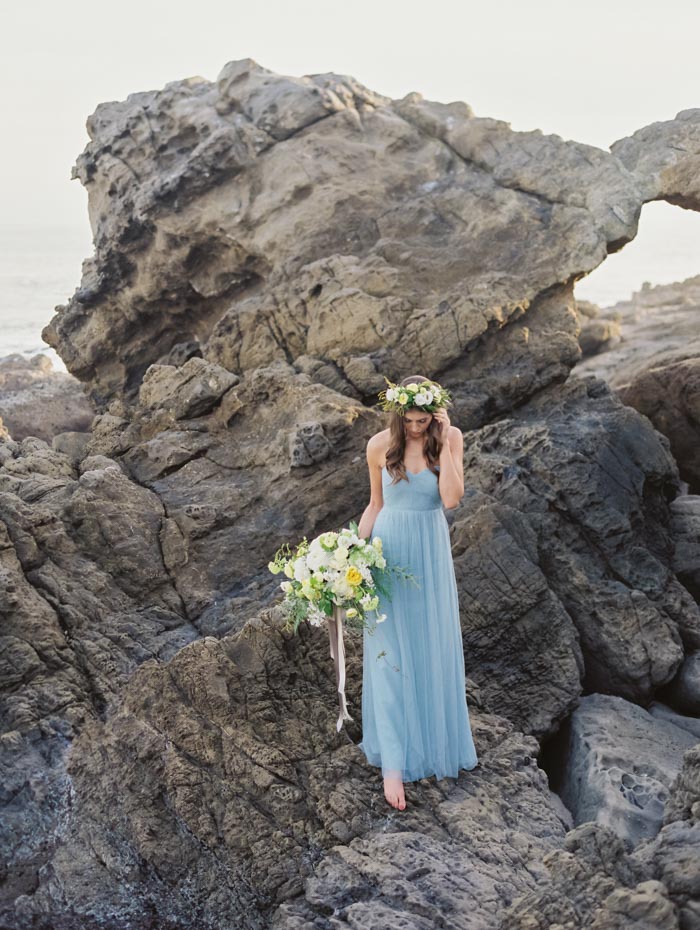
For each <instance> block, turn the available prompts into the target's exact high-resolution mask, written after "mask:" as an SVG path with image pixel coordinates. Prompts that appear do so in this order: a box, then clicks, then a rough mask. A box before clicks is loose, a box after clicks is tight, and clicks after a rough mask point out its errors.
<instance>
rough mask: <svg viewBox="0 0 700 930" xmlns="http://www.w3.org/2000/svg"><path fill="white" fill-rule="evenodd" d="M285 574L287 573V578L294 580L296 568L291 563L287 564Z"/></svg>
mask: <svg viewBox="0 0 700 930" xmlns="http://www.w3.org/2000/svg"><path fill="white" fill-rule="evenodd" d="M284 573H285V575H286V576H287V578H293V577H294V566H293V565H292V563H291V562H285V565H284Z"/></svg>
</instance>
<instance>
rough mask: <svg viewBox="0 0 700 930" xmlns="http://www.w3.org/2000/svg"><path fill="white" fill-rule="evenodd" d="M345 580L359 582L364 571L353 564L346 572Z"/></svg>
mask: <svg viewBox="0 0 700 930" xmlns="http://www.w3.org/2000/svg"><path fill="white" fill-rule="evenodd" d="M345 580H346V581H347V582H349V583H350V584H359V583H360V582H361V581H362V572H361V571H360V569H359V568H355V566H354V565H351V566H350V568H349V569H348V570H347V571H346V572H345Z"/></svg>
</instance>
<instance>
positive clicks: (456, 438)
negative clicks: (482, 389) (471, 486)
mask: <svg viewBox="0 0 700 930" xmlns="http://www.w3.org/2000/svg"><path fill="white" fill-rule="evenodd" d="M439 488H440V497H442V502H443V504H444V505H445V507H446V508H447V509H448V510H449V509H451V508H452V507H456V506H457V505H458V504H459V502H460V501H461V500H462V498H463V497H464V436H462V431H461V430H460V429H459V428H458V427H457V426H450V428H449V431H448V433H447V440H446V441H445V442H443V444H442V449H441V451H440V481H439Z"/></svg>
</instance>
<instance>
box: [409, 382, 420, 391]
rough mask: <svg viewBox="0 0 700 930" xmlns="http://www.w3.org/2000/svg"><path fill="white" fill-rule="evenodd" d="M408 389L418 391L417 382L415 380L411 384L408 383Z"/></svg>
mask: <svg viewBox="0 0 700 930" xmlns="http://www.w3.org/2000/svg"><path fill="white" fill-rule="evenodd" d="M406 390H407V391H417V390H418V385H417V384H416V382H415V381H411V383H410V384H407V385H406Z"/></svg>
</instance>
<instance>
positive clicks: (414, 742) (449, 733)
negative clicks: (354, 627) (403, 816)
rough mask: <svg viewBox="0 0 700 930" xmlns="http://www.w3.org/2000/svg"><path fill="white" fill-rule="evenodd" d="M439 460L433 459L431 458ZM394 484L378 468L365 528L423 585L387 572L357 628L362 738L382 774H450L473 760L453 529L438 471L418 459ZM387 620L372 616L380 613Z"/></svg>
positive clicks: (387, 554) (411, 777)
mask: <svg viewBox="0 0 700 930" xmlns="http://www.w3.org/2000/svg"><path fill="white" fill-rule="evenodd" d="M438 467H439V466H438ZM406 474H407V475H408V481H403V480H399V481H398V482H397V483H396V484H393V485H392V483H391V480H392V479H391V475H390V474H389V473H388V471H387V469H386V466H383V467H382V490H383V495H384V505H383V507H382V509H381V510H380V511H379V514H378V515H377V518H376V520H375V523H374V526H373V527H372V533H371V537H370V538H373V537H375V536H380V537H381V539H382V543H383V553H384V556H385V558H386V560H387V564H388V565H392V564H395V565H400V566H402V567H404V568H406V569H407V570H408V571H410V572H412V573H413V575H414V576H415V578H416V581H417V582H418V583H419V585H420V587H416V585H415V584H413V583H412V582H410V581H409V580H406V579H403V578H399V577H397V576H392V578H391V595H390V598H384V597H382V596H381V595H380V599H379V606H378V608H377V611H372V612H371V613H368V614H367V621H368V622H369V623H370V624H371V628H372V630H373V632H369V631H368V630H367V629H365V630H364V632H363V656H362V663H363V666H362V742H361V743H360V744H359V746H360V748H361V749H362V751H363V752H364V754H365V756H366V758H367V761H368V762H369V763H370V765H374V766H379V767H381V770H382V775H383V776H384V777H386V776H394V777H400V778H401V780H402V781H404V782H407V781H417V780H418V779H420V778H428V777H429V776H431V775H435V776H436V777H437V778H444V777H445V776H449V777H451V778H456V777H457V775H458V773H459V770H460V769H472V768H474V766H475V765H476V764H477V762H478V759H477V754H476V748H475V746H474V740H473V738H472V732H471V726H470V722H469V710H468V708H467V698H466V688H465V680H464V675H465V668H464V651H463V643H462V629H461V626H460V622H459V602H458V595H457V582H456V578H455V571H454V563H453V561H452V549H451V545H450V531H449V526H448V523H447V519H446V517H445V513H444V510H443V504H442V499H441V497H440V492H439V490H438V476H437V475H436V474H435V473H434V472H432V471H430V469H429V468H424V469H423V470H422V471H419V472H416V473H415V474H413V473H412V472H409V471H408V469H407V470H406ZM381 613H385V614H386V620H384V621H382V622H381V623H377V622H376V616H377V614H381Z"/></svg>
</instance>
